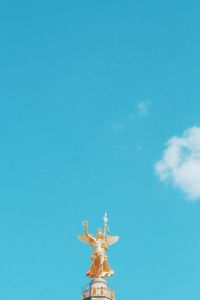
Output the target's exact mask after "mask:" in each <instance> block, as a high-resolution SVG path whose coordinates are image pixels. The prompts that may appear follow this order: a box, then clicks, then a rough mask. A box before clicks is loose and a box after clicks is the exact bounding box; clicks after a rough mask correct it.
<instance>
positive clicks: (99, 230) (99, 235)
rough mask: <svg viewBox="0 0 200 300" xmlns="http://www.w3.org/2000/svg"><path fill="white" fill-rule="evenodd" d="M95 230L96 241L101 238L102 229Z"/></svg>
mask: <svg viewBox="0 0 200 300" xmlns="http://www.w3.org/2000/svg"><path fill="white" fill-rule="evenodd" d="M97 230H98V233H97V235H96V238H97V239H101V238H102V236H103V234H102V228H97Z"/></svg>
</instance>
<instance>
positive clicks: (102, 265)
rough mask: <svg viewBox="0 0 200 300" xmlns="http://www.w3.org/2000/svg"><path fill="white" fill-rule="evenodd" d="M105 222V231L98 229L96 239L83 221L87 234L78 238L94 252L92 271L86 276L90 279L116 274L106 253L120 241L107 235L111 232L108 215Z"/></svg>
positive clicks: (116, 237) (105, 216)
mask: <svg viewBox="0 0 200 300" xmlns="http://www.w3.org/2000/svg"><path fill="white" fill-rule="evenodd" d="M103 220H104V229H103V230H102V228H98V229H97V230H98V233H97V235H96V237H94V236H93V234H90V233H89V232H88V222H87V221H83V227H84V230H85V234H80V235H79V236H78V238H79V240H81V241H82V242H84V243H86V244H88V245H90V247H91V248H92V250H93V253H92V256H91V260H92V264H91V266H90V269H89V270H88V272H87V273H86V276H88V277H90V278H99V277H110V276H112V275H113V274H114V272H113V271H112V269H111V267H110V266H109V264H108V258H107V255H106V252H107V250H108V247H109V246H111V245H112V244H114V243H116V242H117V241H118V240H119V237H118V236H109V235H106V231H108V232H109V228H108V217H107V214H106V213H105V215H104V218H103Z"/></svg>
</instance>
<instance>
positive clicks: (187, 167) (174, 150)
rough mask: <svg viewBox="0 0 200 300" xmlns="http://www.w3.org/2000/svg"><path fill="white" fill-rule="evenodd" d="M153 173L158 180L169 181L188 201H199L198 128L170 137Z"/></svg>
mask: <svg viewBox="0 0 200 300" xmlns="http://www.w3.org/2000/svg"><path fill="white" fill-rule="evenodd" d="M155 171H156V173H157V175H158V176H159V178H160V180H162V181H166V180H170V181H171V182H172V183H173V184H174V185H175V186H176V187H178V188H179V189H181V190H182V191H183V192H184V193H185V194H186V195H187V196H188V198H189V199H190V200H193V201H194V200H198V199H199V200H200V127H196V126H195V127H192V128H189V129H187V130H186V131H184V133H183V135H182V136H181V137H178V136H174V137H172V138H171V139H170V140H169V141H168V142H167V144H166V149H165V151H164V153H163V157H162V159H161V160H160V161H158V162H157V163H156V164H155Z"/></svg>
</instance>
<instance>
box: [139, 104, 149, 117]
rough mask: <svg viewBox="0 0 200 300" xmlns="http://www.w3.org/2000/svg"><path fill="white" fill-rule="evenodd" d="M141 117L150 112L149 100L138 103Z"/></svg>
mask: <svg viewBox="0 0 200 300" xmlns="http://www.w3.org/2000/svg"><path fill="white" fill-rule="evenodd" d="M137 111H138V115H139V117H144V116H147V115H148V113H149V101H140V102H138V103H137Z"/></svg>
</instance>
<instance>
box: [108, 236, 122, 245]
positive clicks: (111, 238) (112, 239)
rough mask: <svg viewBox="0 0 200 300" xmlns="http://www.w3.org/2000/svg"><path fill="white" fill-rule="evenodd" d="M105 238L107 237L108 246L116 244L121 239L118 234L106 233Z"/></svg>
mask: <svg viewBox="0 0 200 300" xmlns="http://www.w3.org/2000/svg"><path fill="white" fill-rule="evenodd" d="M105 239H106V244H107V245H108V246H111V245H113V244H115V243H116V242H117V241H118V240H119V237H118V236H110V235H106V236H105Z"/></svg>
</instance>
